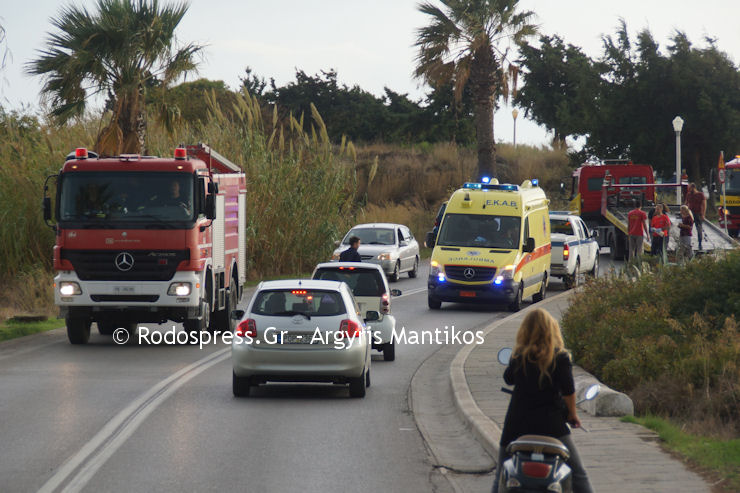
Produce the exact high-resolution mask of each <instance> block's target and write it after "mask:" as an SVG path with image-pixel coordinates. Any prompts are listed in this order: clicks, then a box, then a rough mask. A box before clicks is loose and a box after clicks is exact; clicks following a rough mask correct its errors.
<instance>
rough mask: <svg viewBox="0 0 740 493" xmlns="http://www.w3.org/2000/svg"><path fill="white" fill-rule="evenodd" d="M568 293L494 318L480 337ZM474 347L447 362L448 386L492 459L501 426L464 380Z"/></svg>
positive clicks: (463, 417) (495, 453) (458, 409)
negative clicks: (483, 408)
mask: <svg viewBox="0 0 740 493" xmlns="http://www.w3.org/2000/svg"><path fill="white" fill-rule="evenodd" d="M571 295H572V291H571V290H568V291H566V292H565V293H561V294H558V295H556V296H553V297H552V298H548V299H546V300H544V301H541V302H539V303H533V304H531V305H530V306H528V307H527V308H525V309H523V310H521V311H519V312H516V313H512V314H511V315H509V316H507V317H504V318H502V319H501V320H496V321H495V322H493V323H492V324H491V325H489V326H488V327H486V328H485V329H484V330H483V337H484V338H487V337H488V335H489V334H490V333H491V332H493V331H494V330H496V328H497V327H499V326H501V325H502V324H504V323H506V322H508V321H510V320H511V319H513V318H514V317H519V316H521V315H522V314H523V313H526V312H527V311H528V310H531V309H533V308H542V307H547V305H549V304H550V303H553V302H556V301H559V300H561V299H562V298H565V297H567V296H571ZM475 347H476V344H475V343H473V344H468V345H466V346H464V347H463V348H462V349H461V350H460V351H459V352H458V353H457V355H455V358H454V359H453V360H452V363H450V384H451V385H452V395H453V400H454V401H455V407H456V408H457V411H458V414H459V416H460V417H461V418H462V419H463V421H464V422H465V423H467V424H468V426H469V427H470V431H471V432H472V433H473V435H474V436H475V438H476V439H477V440H478V441H479V442H480V444H481V445H482V446H483V448H484V449H485V450H486V452H488V453H489V454H491V457H493V458H494V459H495V458H497V457H498V449H499V446H498V442H499V438H500V437H501V428H500V427H499V425H498V424H497V423H496V422H494V421H493V420H492V419H491V418H489V417H488V416H486V415H485V414H484V413H483V411H481V409H480V408H479V407H478V404H477V403H476V402H475V399H474V398H473V395H472V393H471V392H470V387H468V381H467V379H466V377H465V362H466V361H467V359H468V356H470V353H471V352H472V351H473V349H475ZM584 373H585V372H584ZM592 378H594V377H592ZM602 385H603V384H602Z"/></svg>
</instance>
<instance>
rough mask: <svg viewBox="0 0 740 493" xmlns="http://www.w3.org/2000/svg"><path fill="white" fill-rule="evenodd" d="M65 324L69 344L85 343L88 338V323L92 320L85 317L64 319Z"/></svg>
mask: <svg viewBox="0 0 740 493" xmlns="http://www.w3.org/2000/svg"><path fill="white" fill-rule="evenodd" d="M65 323H66V325H67V339H69V342H70V343H71V344H87V341H89V340H90V325H92V322H90V320H88V319H86V318H72V317H67V318H66V319H65Z"/></svg>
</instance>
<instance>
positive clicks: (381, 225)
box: [350, 223, 406, 229]
mask: <svg viewBox="0 0 740 493" xmlns="http://www.w3.org/2000/svg"><path fill="white" fill-rule="evenodd" d="M399 226H403V224H395V223H365V224H355V225H354V226H352V227H351V228H350V229H355V228H397V227H399ZM404 227H406V226H404Z"/></svg>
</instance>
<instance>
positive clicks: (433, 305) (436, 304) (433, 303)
mask: <svg viewBox="0 0 740 493" xmlns="http://www.w3.org/2000/svg"><path fill="white" fill-rule="evenodd" d="M427 305H429V308H430V309H432V310H439V309H440V308H442V302H441V301H439V300H438V299H435V298H432V297H431V296H429V295H427Z"/></svg>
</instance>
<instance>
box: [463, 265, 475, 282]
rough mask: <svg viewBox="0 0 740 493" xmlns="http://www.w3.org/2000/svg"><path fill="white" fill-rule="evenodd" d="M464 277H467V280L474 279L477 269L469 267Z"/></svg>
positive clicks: (464, 272)
mask: <svg viewBox="0 0 740 493" xmlns="http://www.w3.org/2000/svg"><path fill="white" fill-rule="evenodd" d="M463 275H464V276H465V279H472V278H473V277H475V269H473V268H472V267H467V268H466V269H465V270H464V271H463Z"/></svg>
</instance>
